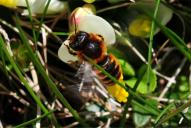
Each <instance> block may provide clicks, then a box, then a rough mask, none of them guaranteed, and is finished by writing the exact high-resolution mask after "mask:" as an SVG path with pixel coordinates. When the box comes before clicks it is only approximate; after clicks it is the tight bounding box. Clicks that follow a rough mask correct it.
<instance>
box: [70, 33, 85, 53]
mask: <svg viewBox="0 0 191 128" xmlns="http://www.w3.org/2000/svg"><path fill="white" fill-rule="evenodd" d="M88 37H89V34H88V33H87V32H84V31H79V32H77V33H76V34H74V35H72V36H71V37H70V43H69V47H70V48H72V49H73V50H75V51H80V50H82V49H83V48H84V46H85V45H86V44H87V41H88Z"/></svg>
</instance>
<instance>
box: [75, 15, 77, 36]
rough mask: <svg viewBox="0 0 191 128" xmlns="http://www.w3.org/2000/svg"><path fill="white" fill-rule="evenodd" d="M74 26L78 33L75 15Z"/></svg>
mask: <svg viewBox="0 0 191 128" xmlns="http://www.w3.org/2000/svg"><path fill="white" fill-rule="evenodd" d="M74 25H75V26H74V27H75V34H76V32H77V24H76V17H75V16H74Z"/></svg>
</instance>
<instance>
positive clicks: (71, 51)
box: [65, 45, 77, 56]
mask: <svg viewBox="0 0 191 128" xmlns="http://www.w3.org/2000/svg"><path fill="white" fill-rule="evenodd" d="M65 46H66V47H67V49H68V52H69V53H70V54H72V55H74V56H76V55H77V54H76V52H75V51H73V50H72V49H71V48H70V47H69V46H68V45H65Z"/></svg>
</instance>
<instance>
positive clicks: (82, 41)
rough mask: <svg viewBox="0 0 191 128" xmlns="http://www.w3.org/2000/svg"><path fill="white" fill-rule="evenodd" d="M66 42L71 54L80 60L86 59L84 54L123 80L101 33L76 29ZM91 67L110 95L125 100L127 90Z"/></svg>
mask: <svg viewBox="0 0 191 128" xmlns="http://www.w3.org/2000/svg"><path fill="white" fill-rule="evenodd" d="M66 42H67V41H66ZM66 42H65V45H66V46H67V48H68V50H69V52H70V53H71V54H73V55H77V56H78V57H79V58H80V59H81V60H85V61H86V59H85V57H84V55H85V56H87V57H89V58H91V59H92V60H94V61H95V63H96V64H98V65H100V66H101V67H102V68H103V69H105V71H107V72H108V73H110V74H111V75H112V76H113V77H115V78H116V79H117V80H119V81H123V74H122V70H121V66H120V64H119V63H118V62H117V59H116V58H115V57H114V56H113V55H112V54H107V49H106V45H105V42H104V38H103V37H102V36H101V35H99V34H95V33H87V32H85V31H78V32H77V33H75V34H73V35H71V36H70V37H69V38H68V42H67V43H66ZM93 69H94V72H95V73H96V75H97V76H98V78H99V79H100V80H101V81H102V82H103V83H104V85H105V87H106V88H107V90H108V91H109V93H110V94H111V95H112V96H114V97H115V98H116V99H117V100H118V101H119V102H126V101H127V97H128V92H126V91H125V89H123V88H122V87H120V86H119V85H116V84H115V83H114V82H113V81H112V80H111V79H110V78H108V77H107V76H106V75H104V74H103V73H102V72H100V71H98V70H96V69H95V68H93Z"/></svg>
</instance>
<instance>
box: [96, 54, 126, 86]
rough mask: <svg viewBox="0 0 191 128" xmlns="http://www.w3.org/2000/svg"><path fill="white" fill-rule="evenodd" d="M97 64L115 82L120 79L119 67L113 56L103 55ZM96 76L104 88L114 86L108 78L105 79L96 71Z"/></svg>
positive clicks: (104, 76)
mask: <svg viewBox="0 0 191 128" xmlns="http://www.w3.org/2000/svg"><path fill="white" fill-rule="evenodd" d="M97 64H98V65H100V66H101V67H102V68H103V69H104V70H105V71H106V72H108V73H109V74H110V75H112V76H113V77H115V78H116V79H117V80H120V79H122V77H123V76H122V71H121V66H120V65H119V63H118V62H117V60H116V58H115V57H114V56H113V55H111V54H109V55H105V56H104V57H103V59H102V60H100V61H99V62H98V63H97ZM96 74H97V75H98V77H99V79H100V80H101V81H102V82H103V83H104V84H105V85H106V86H107V85H108V86H109V85H114V84H115V83H114V82H113V81H112V80H111V79H110V78H109V77H107V76H106V75H105V74H103V73H102V72H101V71H98V70H96Z"/></svg>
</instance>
